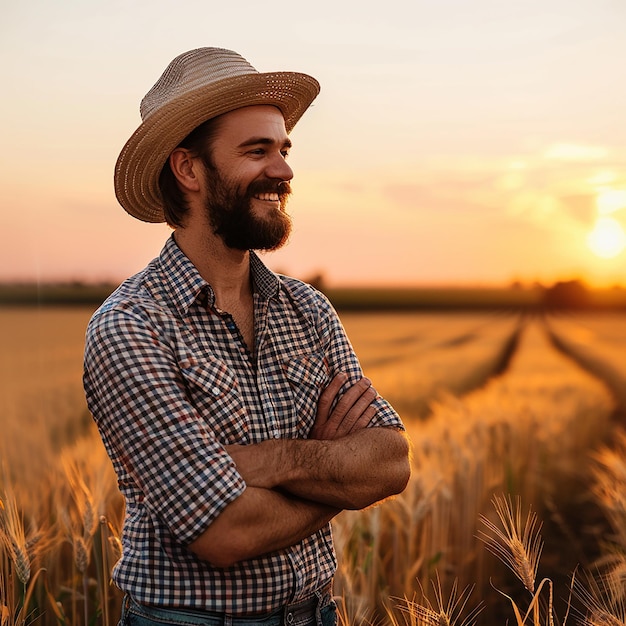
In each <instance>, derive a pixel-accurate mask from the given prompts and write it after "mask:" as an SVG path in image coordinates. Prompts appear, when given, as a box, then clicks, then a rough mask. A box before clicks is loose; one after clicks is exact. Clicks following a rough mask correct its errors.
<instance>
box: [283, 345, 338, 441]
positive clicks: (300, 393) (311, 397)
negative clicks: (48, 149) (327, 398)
mask: <svg viewBox="0 0 626 626" xmlns="http://www.w3.org/2000/svg"><path fill="white" fill-rule="evenodd" d="M283 368H284V371H285V377H286V378H287V381H288V382H289V386H290V389H291V395H292V398H293V407H294V411H295V415H296V423H297V436H298V437H302V438H306V437H307V436H308V434H309V431H310V430H311V428H312V427H313V423H314V421H315V416H316V414H317V402H318V400H319V397H320V395H321V393H322V391H323V390H324V389H325V388H326V386H327V385H328V383H329V382H330V367H329V365H328V361H327V360H326V357H325V356H324V354H323V353H319V352H312V353H310V354H305V355H302V356H299V357H297V358H295V359H291V360H289V361H287V362H285V363H284V365H283Z"/></svg>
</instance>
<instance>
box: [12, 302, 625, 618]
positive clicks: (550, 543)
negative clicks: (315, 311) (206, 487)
mask: <svg viewBox="0 0 626 626" xmlns="http://www.w3.org/2000/svg"><path fill="white" fill-rule="evenodd" d="M90 314H91V311H90V310H87V309H85V310H79V309H71V310H66V311H63V310H62V309H57V310H54V311H50V312H49V313H48V312H45V311H36V310H25V311H19V310H13V311H11V312H10V313H7V312H1V313H0V321H2V322H4V323H2V324H0V340H2V341H3V345H4V346H7V347H8V349H9V351H8V352H7V351H4V352H3V353H2V354H1V355H0V373H1V374H2V377H1V378H0V381H2V382H0V398H1V399H2V405H1V409H2V412H1V413H0V427H1V428H2V433H3V435H4V436H3V437H2V439H1V440H0V453H1V454H2V459H3V468H2V473H1V474H0V501H2V502H3V503H4V505H3V506H4V512H3V513H2V514H1V515H0V518H1V519H2V520H4V521H3V522H2V524H0V537H1V536H5V537H9V540H8V541H5V543H4V547H0V610H2V607H3V606H4V607H7V609H6V611H5V614H6V613H7V612H8V614H9V616H10V618H11V619H12V620H13V621H12V622H10V623H14V624H18V623H19V620H17V614H18V612H19V609H20V607H21V606H22V604H23V601H24V595H23V590H24V588H26V589H28V590H32V593H33V595H32V596H31V597H30V598H29V602H30V606H29V609H32V610H35V611H37V607H39V608H40V609H41V610H44V609H45V612H44V614H43V615H42V616H41V617H40V619H39V622H38V623H40V624H42V625H43V626H52V624H55V623H58V621H59V619H60V620H61V621H64V622H65V623H68V624H72V625H75V626H81V625H83V626H86V625H87V624H88V623H90V622H93V621H94V619H95V615H96V613H101V614H102V622H103V623H104V624H106V625H107V626H108V625H109V624H111V625H112V624H114V623H115V621H116V617H117V611H118V610H119V603H120V600H121V599H120V597H119V593H117V592H116V591H115V590H114V589H112V588H111V587H110V586H109V585H108V584H107V581H108V575H109V571H110V567H111V564H112V563H113V562H114V560H115V559H116V558H117V557H118V555H119V533H120V528H121V521H122V517H123V508H122V503H121V499H120V496H119V492H118V491H117V485H116V481H115V476H114V475H113V472H112V469H111V465H110V463H109V461H108V459H107V458H106V455H105V453H104V450H103V447H102V445H101V443H100V441H99V439H98V436H97V433H96V432H95V429H94V427H93V424H92V423H91V419H90V417H89V415H88V414H87V411H86V408H85V405H84V400H83V399H82V389H81V382H80V374H81V363H82V341H83V334H84V328H85V325H86V323H87V320H88V318H89V316H90ZM7 315H9V316H10V317H7ZM342 319H343V321H344V324H345V326H346V329H347V331H348V334H349V335H350V337H351V340H352V342H353V344H354V346H355V349H356V351H357V353H358V354H359V355H360V357H361V360H362V363H363V367H364V370H365V373H366V374H367V375H368V376H369V377H370V378H371V379H372V380H373V382H374V384H375V386H376V387H377V389H378V391H379V392H380V393H381V394H382V395H384V396H385V397H387V398H389V399H390V400H391V401H392V403H393V404H394V406H396V407H397V408H398V410H399V411H400V413H401V414H402V416H403V417H404V419H405V422H406V424H407V427H408V430H409V433H410V435H411V438H412V441H413V476H412V478H411V481H410V483H409V486H408V488H407V489H406V491H405V492H404V493H403V494H402V495H401V496H399V497H397V498H395V499H393V500H390V501H387V502H385V503H383V504H381V505H380V506H377V507H375V508H371V509H368V510H366V511H361V512H344V513H342V514H341V515H340V516H338V517H337V518H336V519H335V521H334V534H335V538H336V543H337V548H338V555H339V563H340V569H339V572H338V576H337V581H336V587H335V593H336V594H337V595H338V596H339V597H340V599H341V600H342V603H341V607H342V623H343V624H344V625H345V626H347V625H348V624H366V623H368V620H370V619H374V618H377V619H378V620H379V622H381V623H388V624H393V625H396V626H398V625H399V624H404V623H405V622H404V621H402V620H403V619H404V618H402V617H401V615H402V611H401V610H400V609H398V607H397V605H401V606H402V608H403V609H404V610H405V611H406V610H409V612H413V615H414V616H415V615H418V614H419V615H422V616H423V615H427V616H430V619H431V621H424V623H440V622H435V621H433V620H434V619H435V617H434V616H436V614H437V611H435V609H436V608H437V594H436V593H434V592H433V591H432V587H431V581H433V580H439V585H440V590H441V594H442V596H443V597H445V598H448V597H450V595H451V594H452V593H453V589H454V588H455V585H458V587H457V588H458V589H459V590H460V589H464V588H466V587H468V586H474V592H473V593H472V596H471V598H470V600H469V601H468V603H467V606H466V610H467V611H469V610H471V609H472V608H473V607H474V608H476V607H478V606H479V605H480V603H482V604H483V605H484V608H483V612H482V614H481V616H479V621H478V623H484V624H495V623H505V620H506V619H509V623H512V619H513V612H512V607H511V602H510V601H508V600H506V599H504V598H503V596H502V595H501V594H500V593H498V592H497V591H495V590H494V586H495V587H497V588H498V589H500V590H501V591H502V592H504V593H507V594H508V595H509V596H510V597H511V598H513V600H514V601H515V602H516V603H517V604H518V605H519V606H520V607H521V610H522V611H523V610H525V608H526V607H527V606H528V605H529V604H530V600H529V598H532V597H533V594H544V591H545V590H546V587H545V586H544V587H542V586H541V584H540V582H539V580H540V579H541V577H542V576H549V577H550V580H551V581H552V583H551V584H554V585H555V586H556V585H560V584H565V587H564V588H561V589H560V590H559V591H558V592H556V591H555V593H556V594H557V595H558V597H567V596H568V592H567V590H568V586H567V585H568V584H569V582H568V581H569V576H570V575H571V571H572V570H573V568H575V567H576V565H578V564H580V565H581V566H583V567H586V566H591V565H592V563H593V562H594V560H595V558H596V557H598V556H599V555H600V554H601V552H602V550H603V549H606V546H607V538H608V531H609V530H610V531H611V536H613V537H617V539H615V540H614V542H613V544H612V545H611V553H612V555H613V557H614V555H615V554H616V553H617V554H619V553H620V550H621V551H622V553H624V552H626V536H624V533H623V531H622V532H621V535H620V532H618V531H617V530H615V528H616V527H617V528H619V525H620V524H622V523H623V522H624V520H625V518H626V515H624V513H623V510H622V509H623V508H624V507H623V506H622V507H621V508H620V502H619V498H618V497H617V496H616V494H619V493H620V492H621V493H623V492H624V490H626V472H623V473H622V474H621V475H620V473H619V468H620V466H619V459H620V457H619V453H620V449H618V448H617V446H618V444H619V442H620V441H622V439H621V438H620V437H619V436H618V435H616V434H615V432H616V431H615V428H616V425H615V421H614V419H615V417H616V415H618V414H619V411H618V409H619V406H620V400H619V397H618V396H617V395H616V394H615V393H614V389H613V383H612V382H611V380H610V379H609V378H607V372H608V371H611V372H613V374H612V375H613V376H615V377H616V378H615V384H616V385H617V384H619V380H621V384H622V385H623V386H624V385H626V382H625V380H626V378H625V372H624V368H623V360H622V358H621V357H620V350H619V348H616V346H619V345H621V346H622V347H623V343H624V341H626V331H623V332H622V334H620V329H621V328H622V326H621V324H620V318H619V317H617V316H616V317H615V319H614V320H613V318H611V320H612V321H611V323H608V322H607V323H601V322H599V321H597V320H598V319H599V318H594V317H589V319H587V318H584V319H583V318H568V319H565V318H560V317H559V318H556V317H554V318H549V319H548V320H547V321H546V320H544V319H543V318H534V317H529V318H520V317H518V316H514V315H510V316H506V315H486V314H462V315H453V314H446V315H434V314H419V315H416V314H408V313H407V314H398V313H395V314H391V313H389V314H375V315H374V314H367V315H365V314H344V315H342ZM7 329H10V330H7ZM585 338H586V339H585ZM557 348H558V349H557ZM622 354H623V352H622ZM581 364H582V366H583V367H581ZM585 368H588V369H589V371H588V370H587V369H585ZM590 372H591V373H590ZM620 377H621V378H620ZM605 381H607V382H608V383H609V385H608V386H607V384H606V382H605ZM25 425H26V428H24V426H25ZM611 441H613V442H617V443H613V445H614V448H613V449H609V448H608V447H607V446H606V444H607V442H611ZM622 445H623V447H624V448H625V449H626V438H624V439H623V441H622ZM620 477H621V478H620ZM620 480H621V483H620ZM608 485H611V488H610V489H609V488H608ZM494 497H504V498H505V501H508V500H506V498H509V497H510V498H512V500H511V502H512V503H515V502H516V500H515V498H518V497H519V499H520V500H519V502H520V507H523V509H524V511H527V510H528V509H529V508H532V510H533V511H534V512H535V513H536V514H537V515H539V516H540V519H541V520H542V521H543V522H544V527H543V535H544V540H545V545H546V547H545V549H544V552H543V555H542V558H541V567H542V568H543V570H544V574H540V573H538V572H537V571H535V572H534V574H535V575H536V579H535V578H533V580H532V582H531V581H530V580H529V579H528V577H526V579H525V582H523V585H522V587H520V581H518V580H517V578H516V576H517V575H518V574H519V572H515V570H514V567H513V568H511V564H510V563H509V567H504V566H503V565H500V564H499V561H498V560H497V559H495V558H494V557H493V556H492V555H491V554H489V551H487V550H485V545H491V548H492V549H493V548H494V543H493V541H492V543H491V544H489V539H488V536H491V537H492V539H493V528H494V526H489V525H488V524H492V525H495V527H497V526H498V525H499V524H501V523H505V522H506V514H505V515H504V517H505V520H504V522H503V520H502V519H501V517H500V516H499V515H498V514H496V511H495V509H494V506H493V499H494ZM622 500H623V498H622ZM515 506H517V505H515V504H512V505H511V515H512V518H513V520H515V519H517V517H516V515H517V514H516V513H515V511H514V510H513V509H514V508H515ZM0 508H1V507H0ZM499 510H500V513H502V507H501V508H500V509H499ZM505 510H508V509H506V507H505ZM525 515H526V513H524V514H522V513H521V509H520V512H519V515H518V516H519V518H520V519H522V520H523V519H526V518H525ZM624 527H626V525H625V526H624ZM3 533H4V535H3ZM485 534H486V535H485ZM481 535H482V536H483V541H481V540H479V539H477V536H481ZM505 537H506V534H505ZM519 537H520V540H521V539H523V538H524V537H523V533H522V532H521V531H520V533H519ZM526 539H528V538H526ZM498 540H499V541H500V542H502V538H501V537H500V538H499V539H498V536H497V535H496V539H495V541H496V545H497V541H498ZM620 541H621V543H620ZM2 545H3V544H2V542H1V541H0V546H2ZM521 547H522V548H523V550H522V551H521V553H520V552H519V548H520V546H519V545H518V546H517V549H518V553H517V556H518V557H520V558H521V561H518V565H519V564H521V565H524V566H527V567H526V570H525V571H526V573H528V571H530V570H532V567H530V566H532V565H533V564H534V565H535V566H538V565H539V564H538V559H537V558H535V560H533V558H532V557H533V551H532V546H531V545H525V544H524V542H523V541H521ZM501 548H502V550H501V553H506V550H507V548H511V545H508V546H507V542H506V541H504V545H503V546H501ZM524 550H525V551H524ZM497 551H498V550H497V548H496V552H497ZM520 555H521V556H520ZM535 556H537V555H535ZM522 557H524V558H527V561H524V558H522ZM624 562H626V557H625V559H624ZM618 564H619V563H618ZM25 565H28V568H26V567H25ZM40 567H45V569H46V573H45V574H41V575H39V576H38V575H37V572H38V571H39V568H40ZM529 567H530V569H529ZM20 577H21V578H20ZM44 577H45V583H46V584H45V585H44V584H43V583H44ZM518 578H519V576H518ZM20 581H21V582H20ZM524 585H526V587H525V588H524ZM529 585H530V587H531V588H529ZM518 589H521V593H518ZM529 592H530V595H528V593H529ZM542 597H543V596H542ZM582 597H583V602H582V603H583V605H584V606H583V607H582V609H581V610H582V611H583V613H584V612H585V611H588V610H591V609H590V607H591V608H593V605H594V602H599V601H598V600H596V599H595V596H593V599H591V596H584V594H582ZM50 598H52V599H53V600H54V602H51V601H50ZM401 598H408V599H409V600H410V599H413V600H415V602H416V604H414V605H412V604H411V603H410V602H409V601H407V600H399V599H401ZM621 601H622V602H623V601H624V598H623V596H622V599H621ZM429 603H430V604H429ZM444 608H445V607H444ZM553 610H554V612H555V613H556V614H558V617H559V618H560V619H561V621H562V617H563V615H564V612H563V611H564V608H563V607H562V606H560V605H559V606H554V607H553ZM59 611H63V614H62V615H61V617H59V615H60V613H59ZM428 611H431V612H432V615H431V614H430V613H428ZM444 612H445V611H444ZM83 614H84V615H83ZM449 621H452V620H449ZM460 621H462V620H458V623H460ZM547 622H548V620H547V617H545V616H542V618H541V623H547ZM416 623H417V622H416ZM441 623H443V622H441ZM470 623H473V622H470Z"/></svg>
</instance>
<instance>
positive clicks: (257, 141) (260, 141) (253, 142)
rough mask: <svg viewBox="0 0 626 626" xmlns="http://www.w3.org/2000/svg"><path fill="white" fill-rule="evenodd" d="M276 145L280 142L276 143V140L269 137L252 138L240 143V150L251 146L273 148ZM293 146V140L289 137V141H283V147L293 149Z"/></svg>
mask: <svg viewBox="0 0 626 626" xmlns="http://www.w3.org/2000/svg"><path fill="white" fill-rule="evenodd" d="M276 143H278V142H277V141H274V139H270V138H269V137H251V138H250V139H246V141H244V142H242V143H240V144H239V146H238V147H239V148H249V147H250V146H258V145H263V146H273V145H274V144H276ZM291 146H292V144H291V139H289V137H287V139H285V141H283V143H282V147H283V148H291Z"/></svg>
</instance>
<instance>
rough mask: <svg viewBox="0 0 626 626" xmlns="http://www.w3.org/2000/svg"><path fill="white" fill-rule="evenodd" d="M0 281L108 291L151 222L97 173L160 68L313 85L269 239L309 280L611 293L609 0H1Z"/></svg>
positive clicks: (618, 33) (619, 177)
mask: <svg viewBox="0 0 626 626" xmlns="http://www.w3.org/2000/svg"><path fill="white" fill-rule="evenodd" d="M0 7H1V13H0V55H1V63H0V77H1V79H2V84H3V86H2V89H1V93H2V98H1V100H0V140H1V145H2V152H1V156H0V160H1V162H0V228H1V229H2V233H3V235H4V242H3V245H2V246H1V247H0V281H2V280H17V279H19V280H40V281H47V280H85V281H92V280H98V281H99V280H111V281H120V280H122V279H123V278H125V277H126V276H128V275H130V274H132V273H134V272H136V271H138V270H140V269H141V268H142V267H143V266H144V265H145V264H146V263H147V262H148V261H149V260H150V259H152V258H153V257H154V256H156V255H157V254H158V252H159V251H160V249H161V247H162V244H163V242H164V241H165V239H166V238H167V236H168V234H169V232H170V231H169V230H168V228H167V227H166V226H164V225H152V224H144V223H142V222H139V221H137V220H135V219H133V218H131V217H129V216H128V215H127V214H126V213H125V212H124V210H123V209H122V208H121V207H120V206H119V205H118V204H117V201H116V199H115V195H114V192H113V185H112V178H113V166H114V164H115V161H116V159H117V155H118V153H119V151H120V149H121V148H122V146H123V144H124V143H125V141H126V140H127V139H128V137H129V136H130V135H131V134H132V132H133V131H134V130H135V129H136V127H137V126H138V125H139V123H140V118H139V102H140V100H141V98H142V97H143V96H144V94H145V93H146V92H147V91H148V89H149V88H150V87H151V86H152V85H153V84H154V82H155V81H156V80H157V78H158V77H159V75H160V74H161V72H162V71H163V70H164V68H165V67H166V65H167V64H168V63H169V61H170V60H171V59H172V58H173V57H175V56H176V55H178V54H179V53H181V52H183V51H185V50H189V49H192V48H196V47H201V46H219V47H225V48H231V49H233V50H236V51H238V52H239V53H241V54H242V55H243V56H245V57H246V58H247V59H248V60H249V61H250V62H251V63H252V64H253V65H254V66H255V67H256V68H257V69H258V70H260V71H274V70H293V71H302V72H306V73H309V74H311V75H313V76H315V77H316V78H317V79H318V80H319V81H320V83H321V85H322V91H321V94H320V96H319V97H318V99H317V100H316V101H315V103H314V106H313V107H312V108H311V109H310V110H309V111H308V112H307V114H306V115H305V116H304V118H303V119H302V120H301V122H300V123H299V124H298V126H297V127H296V129H295V130H294V132H293V133H292V140H293V142H294V148H293V151H292V154H291V156H290V163H291V165H292V167H293V169H294V171H295V178H294V181H293V188H294V194H293V198H292V200H291V201H290V205H289V207H290V211H291V213H292V214H293V217H294V222H295V231H294V234H293V236H292V238H291V242H290V243H289V244H288V246H287V247H286V248H285V249H284V250H281V251H279V252H277V253H273V254H271V255H267V256H266V257H265V260H266V262H267V263H268V264H269V265H270V266H271V267H272V268H274V269H277V270H280V271H285V272H287V273H290V274H292V275H295V276H297V277H299V278H304V279H307V278H309V277H310V276H312V275H314V274H317V273H322V274H324V275H325V277H326V279H327V280H328V282H329V283H331V284H335V285H339V284H342V285H345V284H375V285H385V284H387V285H392V284H393V285H395V284H417V285H426V284H428V285H431V284H444V285H486V284H503V283H508V282H510V281H512V280H520V281H522V282H524V283H528V284H530V283H532V282H533V281H537V280H538V281H542V282H551V281H554V280H559V279H563V280H564V279H570V278H573V277H578V276H579V277H582V278H584V279H585V280H587V281H588V282H590V283H592V284H598V285H610V284H614V283H617V282H621V283H626V235H625V234H624V233H625V231H626V80H625V78H626V36H625V33H626V2H624V1H623V0H403V1H398V0H387V1H385V2H369V1H366V0H346V1H337V0H334V1H332V2H331V1H329V0H316V1H315V2H297V1H294V2H291V3H285V2H280V3H277V2H250V1H248V0H235V1H232V2H230V1H228V2H227V1H225V0H223V1H221V2H215V1H213V0H186V1H185V2H166V1H165V0H140V1H135V2H130V1H128V0H125V1H122V0H102V1H95V0H71V1H70V0H57V1H55V2H49V1H48V0H31V1H29V2H8V1H7V0H0Z"/></svg>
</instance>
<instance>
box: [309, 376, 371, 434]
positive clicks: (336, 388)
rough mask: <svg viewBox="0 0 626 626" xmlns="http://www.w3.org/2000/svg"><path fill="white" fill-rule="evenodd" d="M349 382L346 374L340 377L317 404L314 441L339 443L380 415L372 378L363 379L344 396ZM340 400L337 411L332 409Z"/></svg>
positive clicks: (326, 390) (332, 381)
mask: <svg viewBox="0 0 626 626" xmlns="http://www.w3.org/2000/svg"><path fill="white" fill-rule="evenodd" d="M347 380H348V377H347V376H346V374H343V373H341V374H337V375H336V376H335V377H334V378H333V379H332V380H331V381H330V384H329V385H328V387H326V389H324V391H323V392H322V395H321V396H320V399H319V401H318V403H317V416H316V418H315V423H314V424H313V428H312V429H311V432H310V433H309V438H310V439H338V438H339V437H344V436H345V435H348V434H349V433H353V432H355V431H357V430H360V429H362V428H367V426H368V424H369V423H370V421H371V420H372V418H373V417H374V415H375V414H376V408H375V407H374V406H372V402H373V401H374V400H375V399H376V397H377V396H378V394H377V393H376V390H375V389H374V388H373V387H372V383H371V381H370V380H369V379H368V378H361V379H360V380H358V381H357V382H356V383H354V384H353V385H351V386H350V388H349V389H348V390H347V391H346V392H345V393H344V394H343V395H341V396H339V392H340V390H341V388H342V387H343V385H344V384H345V383H346V381H347ZM337 398H339V399H338V401H337V404H336V405H335V408H334V409H333V410H332V411H331V410H330V409H331V407H332V405H333V403H334V402H335V400H336V399H337Z"/></svg>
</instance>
